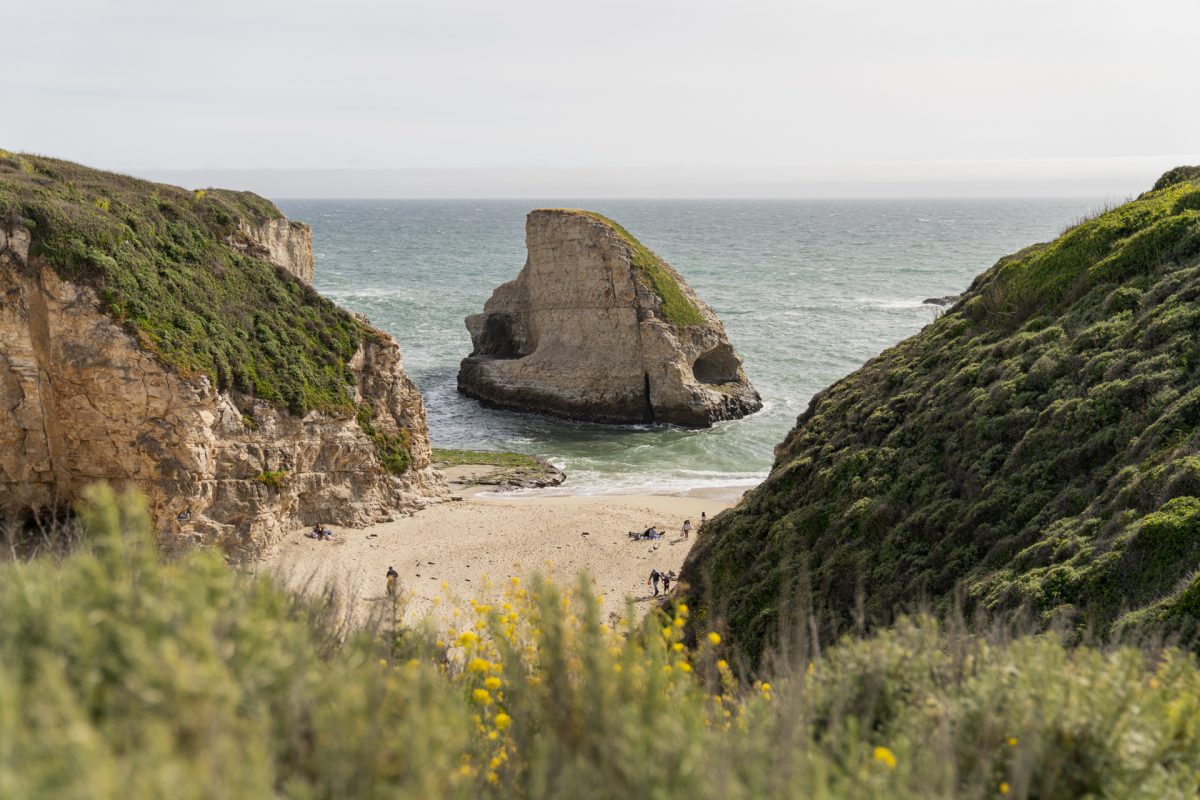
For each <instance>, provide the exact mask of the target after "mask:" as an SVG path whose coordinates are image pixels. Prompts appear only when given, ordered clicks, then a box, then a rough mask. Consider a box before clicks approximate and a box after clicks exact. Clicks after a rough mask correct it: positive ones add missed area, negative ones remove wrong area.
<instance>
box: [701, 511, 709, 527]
mask: <svg viewBox="0 0 1200 800" xmlns="http://www.w3.org/2000/svg"><path fill="white" fill-rule="evenodd" d="M706 522H708V514H706V513H704V512H703V511H701V512H700V527H701V528H703V527H704V523H706Z"/></svg>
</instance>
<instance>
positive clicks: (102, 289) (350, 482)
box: [0, 151, 446, 556]
mask: <svg viewBox="0 0 1200 800" xmlns="http://www.w3.org/2000/svg"><path fill="white" fill-rule="evenodd" d="M312 272H313V256H312V239H311V233H310V231H309V229H308V227H307V226H306V225H303V224H301V223H297V222H291V221H289V220H286V219H284V218H283V216H282V215H281V214H280V213H279V211H278V209H276V208H275V207H274V206H273V205H272V204H271V203H269V202H268V201H266V200H264V199H262V198H260V197H257V196H255V195H251V194H249V193H237V192H227V191H222V190H199V191H195V192H192V191H187V190H184V189H180V188H177V187H173V186H166V185H162V184H154V183H149V182H146V181H140V180H136V179H133V178H129V177H125V176H121V175H114V174H111V173H105V172H100V171H97V170H91V169H88V168H85V167H82V166H79V165H77V164H72V163H69V162H64V161H59V160H55V159H48V158H40V157H34V156H28V155H17V154H12V153H6V152H3V151H0V515H3V516H5V517H8V518H18V517H21V516H25V515H29V514H33V513H39V512H41V511H43V510H54V509H63V508H66V507H69V506H70V505H71V504H72V503H74V502H75V501H76V500H77V498H78V497H79V495H80V492H81V490H82V489H83V488H84V487H85V486H86V485H88V484H90V483H93V482H96V481H107V482H109V483H112V484H114V485H117V486H126V487H132V488H136V489H138V490H140V491H141V492H143V493H144V494H145V495H146V496H147V497H148V498H149V500H150V505H151V509H152V511H153V515H154V520H155V525H156V527H157V529H158V532H159V535H160V537H161V538H162V540H163V542H164V544H165V545H167V546H177V545H183V544H192V543H213V544H217V545H219V546H222V547H224V548H225V549H226V550H228V551H229V552H231V553H233V554H236V555H241V556H253V555H255V554H257V553H260V552H261V551H262V550H263V549H265V548H266V547H268V546H270V545H271V544H272V543H273V542H274V541H275V540H277V539H278V537H279V536H280V535H282V534H283V533H285V532H287V531H289V530H294V529H296V528H297V527H300V526H307V525H312V524H315V523H318V522H320V523H329V524H335V525H345V526H363V525H368V524H372V523H375V522H378V521H381V520H385V519H388V518H390V517H391V516H392V515H393V514H395V513H396V512H399V511H404V510H409V509H413V508H416V507H419V506H420V505H422V504H424V503H426V502H428V501H430V500H432V499H436V498H440V497H443V496H445V495H446V487H445V484H444V481H443V480H442V479H441V476H440V475H439V474H438V473H437V472H436V471H435V470H434V469H433V468H432V467H431V466H430V448H429V438H428V430H427V426H426V418H425V409H424V407H423V405H422V401H421V395H420V392H419V391H418V390H417V387H416V386H415V385H414V384H413V383H412V381H410V380H409V379H408V377H407V376H406V375H405V373H404V369H403V366H402V361H401V355H400V350H399V348H398V347H397V345H396V342H395V341H394V340H393V339H392V338H391V337H390V336H388V335H387V334H385V333H383V332H382V331H379V330H376V329H374V328H372V327H371V326H370V325H368V324H367V323H366V321H365V320H363V319H361V318H357V317H355V316H353V315H351V314H349V313H347V312H345V311H343V310H341V309H339V308H338V307H337V306H335V305H333V304H332V303H330V302H329V301H327V300H325V299H324V298H322V297H321V296H320V295H318V294H317V293H316V292H315V291H314V290H313V289H312V287H311V286H310V285H309V280H310V279H311V277H312Z"/></svg>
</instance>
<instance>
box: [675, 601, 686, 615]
mask: <svg viewBox="0 0 1200 800" xmlns="http://www.w3.org/2000/svg"><path fill="white" fill-rule="evenodd" d="M675 613H677V614H679V615H680V616H683V617H686V616H687V613H688V607H687V605H686V604H684V603H680V604H679V605H677V606H675Z"/></svg>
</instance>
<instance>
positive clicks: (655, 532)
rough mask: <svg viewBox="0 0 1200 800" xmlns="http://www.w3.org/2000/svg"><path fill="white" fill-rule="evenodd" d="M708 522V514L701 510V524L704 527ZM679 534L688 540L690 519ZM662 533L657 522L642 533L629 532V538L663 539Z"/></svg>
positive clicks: (690, 530)
mask: <svg viewBox="0 0 1200 800" xmlns="http://www.w3.org/2000/svg"><path fill="white" fill-rule="evenodd" d="M706 522H708V516H707V515H706V514H705V513H704V512H703V511H701V512H700V526H701V527H703V526H704V523H706ZM679 534H680V536H681V537H682V539H683V540H684V541H687V539H688V537H690V536H691V535H692V521H691V520H690V519H685V520H684V521H683V525H682V526H681V527H680V528H679ZM662 535H663V534H662V531H660V530H659V529H658V525H657V524H654V525H651V526H650V527H649V528H646V530H644V531H642V532H641V533H638V532H637V531H630V532H629V538H630V539H636V540H638V541H646V540H649V539H661V538H662Z"/></svg>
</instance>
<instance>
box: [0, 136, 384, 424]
mask: <svg viewBox="0 0 1200 800" xmlns="http://www.w3.org/2000/svg"><path fill="white" fill-rule="evenodd" d="M280 216H281V215H280V213H279V211H278V209H276V208H275V206H274V205H272V204H271V203H270V202H269V201H267V200H264V199H263V198H261V197H258V196H257V195H254V194H251V193H249V192H231V191H224V190H218V189H208V190H197V191H195V192H191V191H186V190H184V189H180V188H178V187H174V186H167V185H164V184H156V183H150V182H147V181H142V180H137V179H135V178H130V177H126V176H123V175H116V174H113V173H108V172H101V171H98V170H93V169H88V168H86V167H82V166H79V165H78V164H72V163H69V162H66V161H59V160H57V159H51V158H42V157H39V156H31V155H18V154H13V153H8V152H5V151H0V224H5V225H10V226H19V225H25V226H26V227H28V229H29V231H30V233H31V234H32V237H33V243H34V244H33V250H32V254H33V255H40V256H43V257H45V258H46V259H47V260H48V261H49V263H50V264H51V265H52V266H53V267H54V269H55V270H56V271H57V273H58V274H59V275H60V276H61V277H62V278H64V279H65V280H69V281H72V282H77V283H81V284H84V285H87V286H90V287H93V288H94V289H95V290H96V292H97V294H98V295H99V298H100V303H101V306H102V308H103V310H104V311H105V312H106V313H108V314H109V315H110V316H112V317H113V319H115V320H116V321H118V322H120V323H122V324H123V325H125V327H126V328H127V329H128V330H129V331H130V332H131V333H133V334H134V335H136V337H137V338H138V341H139V342H140V344H141V345H142V346H143V347H144V348H146V349H147V350H150V351H152V352H153V353H154V354H155V355H156V356H157V357H158V359H159V360H160V361H161V362H162V363H164V364H165V365H167V366H168V367H171V368H172V369H175V370H177V371H179V372H181V373H183V374H184V375H189V376H194V375H207V376H208V377H209V379H210V380H211V381H212V383H213V385H215V386H216V387H218V388H220V389H237V390H239V391H242V392H245V393H247V394H251V395H254V396H256V397H260V398H262V399H264V400H267V401H270V402H272V403H274V404H276V405H278V406H280V407H286V408H288V409H289V410H291V411H292V412H295V413H304V412H306V411H309V410H312V409H319V410H323V411H331V412H338V413H349V412H351V411H352V402H351V397H352V392H351V389H350V384H351V382H352V380H353V376H352V373H351V372H350V370H349V369H348V368H347V362H348V361H349V359H350V358H351V357H352V356H353V354H354V352H355V351H356V350H357V348H358V344H359V341H360V338H361V336H362V335H363V332H362V330H361V326H360V324H359V323H358V322H357V321H356V320H355V319H354V318H353V317H352V316H351V315H350V314H348V313H346V312H345V311H342V310H341V309H339V308H338V307H337V306H335V305H333V304H332V303H330V302H329V301H328V300H325V299H324V298H322V297H321V296H320V295H318V294H317V293H316V292H315V291H314V290H313V289H312V288H311V287H309V286H306V285H304V284H303V283H301V282H299V281H297V280H295V279H293V278H292V277H291V276H290V275H287V274H286V273H285V272H284V271H283V270H281V269H278V268H277V267H275V266H273V265H271V264H268V263H266V262H264V261H260V260H258V259H255V258H251V257H249V256H246V255H243V254H241V253H239V252H237V251H236V250H235V249H234V248H232V247H231V246H229V245H228V244H227V243H226V242H225V237H227V236H229V235H230V234H232V233H233V232H234V230H235V229H236V228H237V225H238V222H239V221H240V220H246V221H247V222H249V223H250V224H252V225H257V224H261V223H263V222H265V221H267V220H269V219H275V218H278V217H280Z"/></svg>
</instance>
